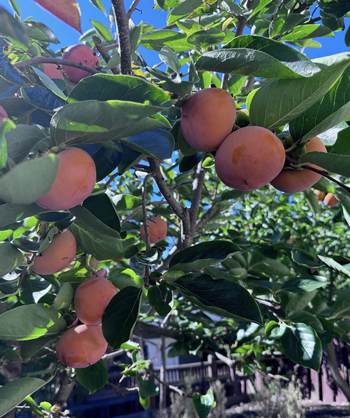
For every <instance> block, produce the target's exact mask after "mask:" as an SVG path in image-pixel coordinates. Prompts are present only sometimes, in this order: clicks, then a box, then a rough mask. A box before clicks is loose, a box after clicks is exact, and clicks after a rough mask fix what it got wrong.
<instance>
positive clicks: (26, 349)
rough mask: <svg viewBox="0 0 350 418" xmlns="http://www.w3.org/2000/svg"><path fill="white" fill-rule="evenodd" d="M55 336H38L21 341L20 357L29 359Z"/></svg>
mask: <svg viewBox="0 0 350 418" xmlns="http://www.w3.org/2000/svg"><path fill="white" fill-rule="evenodd" d="M54 338H55V337H52V336H49V337H45V336H44V337H40V338H37V339H35V340H26V341H21V343H20V344H21V357H22V359H23V360H30V359H31V358H32V357H33V356H34V355H35V354H36V353H38V352H39V351H40V350H41V349H42V348H44V347H45V346H47V345H48V344H49V343H50V342H51V341H52V340H53V339H54Z"/></svg>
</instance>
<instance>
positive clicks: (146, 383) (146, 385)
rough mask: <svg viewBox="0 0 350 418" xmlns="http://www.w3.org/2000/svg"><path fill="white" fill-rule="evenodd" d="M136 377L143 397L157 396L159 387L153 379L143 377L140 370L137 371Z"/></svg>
mask: <svg viewBox="0 0 350 418" xmlns="http://www.w3.org/2000/svg"><path fill="white" fill-rule="evenodd" d="M136 379H137V383H138V384H139V389H140V391H139V392H140V397H141V398H142V399H146V398H149V397H151V396H157V395H158V394H159V387H158V386H157V385H156V384H155V383H154V382H153V381H152V380H146V379H143V377H142V376H141V374H140V373H139V372H137V373H136Z"/></svg>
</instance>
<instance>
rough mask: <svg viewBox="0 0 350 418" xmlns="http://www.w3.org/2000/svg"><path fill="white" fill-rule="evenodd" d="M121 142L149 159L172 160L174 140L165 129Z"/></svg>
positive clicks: (144, 133) (143, 133)
mask: <svg viewBox="0 0 350 418" xmlns="http://www.w3.org/2000/svg"><path fill="white" fill-rule="evenodd" d="M119 142H121V143H122V144H124V145H126V146H128V147H129V148H131V149H132V150H134V151H138V152H140V153H141V154H144V155H146V156H147V157H152V158H156V159H157V160H161V161H162V160H166V159H168V158H171V156H172V153H173V150H174V138H173V136H172V135H171V133H170V132H168V131H167V130H165V129H155V130H153V131H147V132H142V133H140V134H136V135H133V136H130V137H129V138H120V139H119Z"/></svg>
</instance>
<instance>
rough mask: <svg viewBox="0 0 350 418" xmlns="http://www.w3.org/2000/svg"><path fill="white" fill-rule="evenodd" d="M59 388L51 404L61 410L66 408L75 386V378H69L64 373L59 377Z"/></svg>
mask: <svg viewBox="0 0 350 418" xmlns="http://www.w3.org/2000/svg"><path fill="white" fill-rule="evenodd" d="M59 384H60V386H59V389H58V392H57V393H56V395H55V397H54V400H53V404H54V405H57V406H59V407H60V408H61V409H62V408H65V407H66V406H67V401H68V398H69V396H70V394H71V393H72V390H73V389H74V386H75V378H73V379H72V378H71V377H70V376H69V374H68V373H67V372H66V371H64V372H63V373H62V374H61V376H60V382H59Z"/></svg>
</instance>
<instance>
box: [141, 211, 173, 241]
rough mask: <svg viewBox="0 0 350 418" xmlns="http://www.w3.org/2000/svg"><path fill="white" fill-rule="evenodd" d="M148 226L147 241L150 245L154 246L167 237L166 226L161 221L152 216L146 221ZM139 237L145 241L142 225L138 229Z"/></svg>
mask: <svg viewBox="0 0 350 418" xmlns="http://www.w3.org/2000/svg"><path fill="white" fill-rule="evenodd" d="M147 224H148V231H149V240H150V243H151V244H155V243H157V242H159V241H161V240H163V239H164V238H165V237H166V236H167V232H168V225H167V223H166V222H165V221H164V220H163V219H162V218H158V217H157V216H154V217H153V218H150V219H148V220H147ZM140 233H141V237H142V239H143V240H145V237H146V236H145V227H144V225H142V226H141V228H140Z"/></svg>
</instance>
